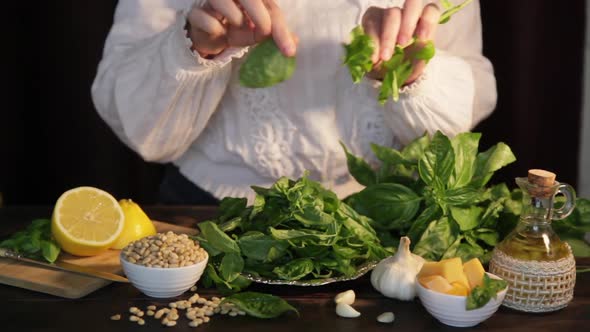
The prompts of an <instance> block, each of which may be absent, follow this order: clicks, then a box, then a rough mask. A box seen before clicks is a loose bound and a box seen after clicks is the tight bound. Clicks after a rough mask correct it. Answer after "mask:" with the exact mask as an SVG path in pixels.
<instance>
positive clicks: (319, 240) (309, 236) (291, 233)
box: [269, 224, 339, 246]
mask: <svg viewBox="0 0 590 332" xmlns="http://www.w3.org/2000/svg"><path fill="white" fill-rule="evenodd" d="M330 226H331V227H330V228H328V229H327V230H326V232H320V231H316V230H296V229H288V230H286V229H275V228H272V227H271V228H270V229H269V230H270V234H271V235H272V237H273V238H275V239H277V240H290V241H294V240H299V241H306V242H309V243H313V244H316V245H325V246H331V245H333V244H334V242H335V240H336V239H337V238H336V236H337V234H338V227H339V226H337V225H336V224H332V225H330Z"/></svg>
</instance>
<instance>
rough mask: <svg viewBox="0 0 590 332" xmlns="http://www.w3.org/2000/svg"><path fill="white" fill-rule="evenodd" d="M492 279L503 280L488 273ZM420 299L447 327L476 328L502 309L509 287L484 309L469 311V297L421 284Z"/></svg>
mask: <svg viewBox="0 0 590 332" xmlns="http://www.w3.org/2000/svg"><path fill="white" fill-rule="evenodd" d="M486 274H487V275H488V276H489V277H490V278H492V279H497V280H501V278H499V277H498V276H496V275H494V274H491V273H489V272H486ZM416 288H417V293H418V298H420V302H421V303H422V305H423V306H424V308H426V311H428V312H429V313H430V314H431V315H432V316H434V318H436V319H437V320H438V321H440V322H441V323H443V324H445V325H449V326H455V327H471V326H475V325H477V324H479V323H481V322H483V321H485V320H487V319H488V318H490V317H491V316H492V315H493V314H494V313H495V312H496V311H497V310H498V308H499V307H500V305H501V304H502V301H503V300H504V297H505V296H506V292H507V290H508V287H506V288H504V289H503V290H501V291H499V292H498V293H496V298H493V297H492V298H491V299H490V300H489V302H488V303H486V304H485V305H484V306H483V307H481V308H478V309H473V310H467V309H466V305H467V296H460V295H449V294H444V293H440V292H437V291H434V290H431V289H428V288H426V287H424V286H423V285H422V284H421V283H420V282H417V283H416Z"/></svg>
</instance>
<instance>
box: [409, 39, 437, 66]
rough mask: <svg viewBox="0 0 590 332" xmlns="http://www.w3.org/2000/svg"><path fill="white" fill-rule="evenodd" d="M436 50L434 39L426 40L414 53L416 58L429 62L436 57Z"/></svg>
mask: <svg viewBox="0 0 590 332" xmlns="http://www.w3.org/2000/svg"><path fill="white" fill-rule="evenodd" d="M435 52H436V50H435V48H434V43H432V40H429V41H426V42H425V43H424V45H422V47H421V48H420V49H419V50H418V51H417V52H416V53H414V58H416V59H418V60H424V61H426V62H428V61H429V60H430V59H432V58H433V57H434V54H435Z"/></svg>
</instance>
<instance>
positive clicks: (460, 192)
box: [442, 187, 482, 206]
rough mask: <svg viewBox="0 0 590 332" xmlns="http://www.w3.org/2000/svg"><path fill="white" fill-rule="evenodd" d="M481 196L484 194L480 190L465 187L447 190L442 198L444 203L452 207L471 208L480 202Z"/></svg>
mask: <svg viewBox="0 0 590 332" xmlns="http://www.w3.org/2000/svg"><path fill="white" fill-rule="evenodd" d="M481 196H482V192H481V191H480V190H478V189H475V188H471V187H463V188H456V189H449V190H446V191H445V192H444V195H443V196H442V201H443V202H444V203H445V204H446V205H451V206H457V205H463V206H469V205H473V204H475V203H477V202H479V201H480V200H481Z"/></svg>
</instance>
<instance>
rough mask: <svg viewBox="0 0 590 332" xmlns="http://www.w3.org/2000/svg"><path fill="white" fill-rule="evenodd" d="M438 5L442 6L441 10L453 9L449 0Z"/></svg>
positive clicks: (444, 0) (442, 0)
mask: <svg viewBox="0 0 590 332" xmlns="http://www.w3.org/2000/svg"><path fill="white" fill-rule="evenodd" d="M440 3H441V5H442V6H443V9H449V8H451V7H453V3H451V1H450V0H441V1H440Z"/></svg>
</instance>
